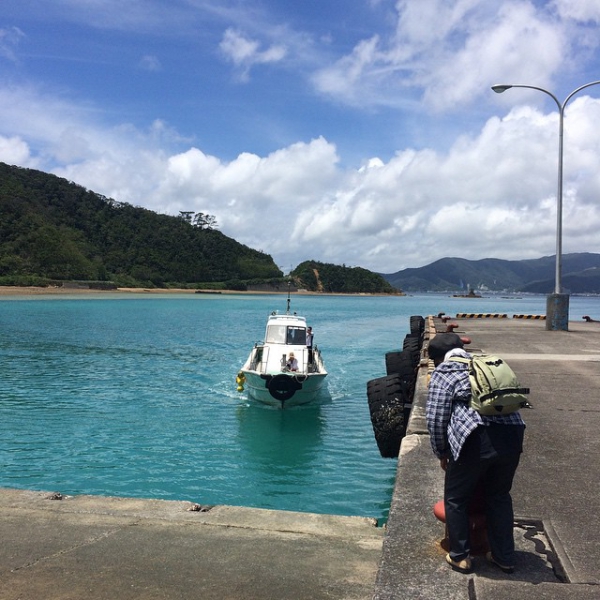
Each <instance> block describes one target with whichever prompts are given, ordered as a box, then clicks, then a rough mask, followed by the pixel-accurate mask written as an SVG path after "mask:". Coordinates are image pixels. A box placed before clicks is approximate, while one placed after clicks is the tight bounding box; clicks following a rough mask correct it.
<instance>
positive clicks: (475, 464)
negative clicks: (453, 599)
mask: <svg viewBox="0 0 600 600" xmlns="http://www.w3.org/2000/svg"><path fill="white" fill-rule="evenodd" d="M428 352H429V358H431V359H432V360H433V363H434V366H435V369H434V371H433V373H432V374H431V380H430V382H429V390H428V396H427V407H426V418H427V428H428V430H429V434H430V440H431V447H432V449H433V452H434V454H435V455H436V456H437V458H439V459H440V465H441V467H442V469H444V471H445V477H444V509H445V513H446V526H447V528H448V539H449V545H450V551H449V552H448V554H447V555H446V562H447V563H448V564H449V565H450V567H451V568H452V569H454V570H455V571H459V572H461V573H470V572H472V570H473V565H472V560H471V557H470V550H471V547H470V540H469V514H468V510H469V505H470V503H471V501H472V499H473V496H474V494H475V491H476V489H478V486H481V489H482V492H483V496H484V501H485V516H486V523H487V534H488V541H489V544H490V549H491V551H490V552H488V554H487V559H488V561H490V562H491V563H493V564H495V565H496V566H497V567H499V568H500V569H501V570H502V571H504V572H505V573H512V572H513V571H514V568H515V567H514V565H515V552H514V549H515V544H514V535H513V525H514V523H513V521H514V514H513V505H512V498H511V495H510V490H511V487H512V482H513V478H514V476H515V472H516V470H517V467H518V465H519V459H520V456H521V453H522V451H523V437H524V430H525V424H524V423H523V419H522V418H521V416H520V414H519V413H518V412H514V413H511V414H508V415H498V416H496V415H494V416H489V417H488V416H483V415H480V414H479V413H478V412H476V411H475V410H473V409H472V408H470V406H469V401H470V399H471V384H470V382H469V371H468V364H466V363H463V362H458V361H452V360H448V359H450V358H451V357H452V356H459V357H463V358H469V357H470V355H469V354H468V353H467V352H466V351H465V350H464V349H463V342H462V340H461V338H460V337H459V336H458V335H457V334H455V333H438V334H437V335H436V336H435V337H434V338H433V339H432V340H431V341H430V342H429V346H428Z"/></svg>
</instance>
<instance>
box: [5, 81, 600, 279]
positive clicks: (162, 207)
mask: <svg viewBox="0 0 600 600" xmlns="http://www.w3.org/2000/svg"><path fill="white" fill-rule="evenodd" d="M0 115H2V118H3V119H4V121H3V131H4V132H5V134H4V136H3V137H1V138H0V159H1V160H3V161H4V162H7V163H9V164H17V165H21V166H32V167H36V168H40V169H42V170H44V171H49V172H54V173H56V174H58V175H61V176H63V177H66V178H67V179H70V180H72V181H75V182H77V183H80V184H81V185H84V186H85V187H87V188H89V189H92V190H94V191H96V192H98V193H101V194H104V195H105V196H108V197H112V198H114V199H115V200H118V201H122V202H129V203H131V204H133V205H136V206H144V207H147V208H150V209H152V210H155V211H157V212H163V213H168V214H178V212H179V211H180V210H193V211H196V212H205V213H208V214H212V215H215V216H216V218H217V222H218V224H219V226H220V229H221V230H222V231H223V233H225V234H226V235H229V236H231V237H233V238H235V239H236V240H238V241H240V242H242V243H245V244H247V245H249V246H251V247H253V248H256V249H260V250H263V251H265V252H267V253H269V254H271V255H272V256H273V258H274V260H275V261H276V263H277V264H278V265H286V268H287V266H288V265H296V264H298V263H300V262H301V261H303V260H306V259H310V258H313V259H316V260H322V261H325V262H332V263H336V264H347V265H360V266H363V267H365V268H369V269H373V270H376V271H382V272H394V271H397V270H399V269H401V268H405V267H414V266H420V265H423V264H427V263H429V262H432V261H434V260H436V259H438V258H441V257H443V256H461V257H464V258H471V259H480V258H485V257H497V258H506V259H523V258H535V257H539V256H543V255H549V254H553V252H554V236H555V227H556V222H555V206H556V196H555V194H556V157H557V148H558V115H557V112H556V109H554V110H552V111H551V112H549V113H548V112H543V111H541V110H538V109H534V108H531V107H529V106H526V105H522V106H516V107H515V108H513V109H512V110H510V111H509V112H507V113H506V114H505V115H504V116H503V117H502V118H499V117H491V118H489V119H488V120H487V122H486V123H484V125H483V126H482V127H481V129H480V130H479V131H477V130H475V131H474V132H473V133H472V134H469V135H464V136H462V137H460V138H459V139H457V140H456V141H455V143H454V144H453V145H452V146H451V147H450V149H449V150H448V151H439V150H435V149H434V148H433V147H429V148H428V147H425V148H422V149H403V150H399V151H398V152H397V154H396V155H395V156H394V157H392V158H391V159H390V160H387V161H384V160H382V159H381V158H378V157H371V158H367V159H365V161H364V164H363V166H362V167H360V168H353V169H344V168H342V167H341V166H340V158H339V155H338V150H337V148H336V146H335V145H334V144H333V143H331V142H330V141H328V140H327V139H325V138H323V137H317V138H315V139H312V140H308V141H303V142H297V143H292V144H289V145H287V146H285V147H282V148H280V149H278V150H276V151H274V152H271V153H269V154H267V155H265V156H260V155H258V154H255V153H249V152H245V153H241V154H239V156H237V157H236V158H235V159H234V160H231V161H229V162H226V161H223V160H222V159H220V158H219V157H217V156H213V155H210V154H209V153H207V152H205V151H203V150H202V148H199V147H191V145H190V144H189V142H185V141H184V140H181V139H180V138H178V137H177V135H176V133H175V132H173V131H171V130H170V129H169V127H168V126H167V125H166V124H165V123H164V122H161V121H156V122H154V123H152V124H151V126H150V127H148V129H147V130H139V129H137V128H135V127H133V126H131V125H127V124H123V125H121V126H118V127H112V128H107V127H105V126H103V125H102V124H101V123H99V122H97V114H96V112H95V111H94V110H93V109H92V107H85V106H83V107H82V106H74V105H72V104H70V103H69V102H66V101H65V100H64V99H61V98H56V97H52V96H50V95H47V94H45V93H43V92H42V91H40V90H39V89H34V88H26V89H21V88H18V87H13V88H10V89H9V88H3V89H2V90H1V91H0ZM599 122H600V100H599V99H595V98H593V97H591V96H589V95H586V94H585V93H584V92H582V93H581V94H580V95H578V96H577V97H576V98H574V99H573V100H572V102H570V103H569V105H568V107H567V111H566V121H565V165H564V166H565V188H564V192H565V193H564V198H565V206H564V233H565V244H564V250H565V251H566V252H574V251H588V252H600V241H599V239H598V235H597V231H598V229H599V228H600V205H599V203H598V201H597V199H598V197H600V174H599V171H598V169H597V157H598V155H600V136H598V123H599ZM172 148H177V150H173V149H172Z"/></svg>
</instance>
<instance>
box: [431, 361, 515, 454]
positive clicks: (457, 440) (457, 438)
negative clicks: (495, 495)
mask: <svg viewBox="0 0 600 600" xmlns="http://www.w3.org/2000/svg"><path fill="white" fill-rule="evenodd" d="M453 354H458V355H459V356H464V357H466V358H469V354H468V353H467V352H464V351H461V352H460V353H457V352H456V351H455V352H453ZM470 399H471V384H470V383H469V371H468V365H467V364H465V363H460V362H457V361H445V362H443V363H441V364H440V365H438V366H437V367H436V368H435V370H434V371H433V373H432V374H431V380H430V382H429V392H428V395H427V408H426V416H427V429H428V430H429V436H430V438H429V439H430V441H431V447H432V448H433V452H434V454H435V455H436V456H437V457H438V458H445V457H449V456H450V454H452V457H453V458H454V460H458V456H459V455H460V451H461V448H462V447H463V444H464V443H465V441H466V439H467V437H469V434H470V433H471V432H472V431H473V430H474V429H476V428H477V427H478V426H479V425H489V424H490V423H501V424H503V425H524V423H523V419H522V418H521V415H520V414H519V413H518V412H514V413H511V414H509V415H498V416H495V415H494V416H491V417H488V416H483V415H480V414H479V413H478V412H477V411H474V410H473V409H472V408H469V400H470Z"/></svg>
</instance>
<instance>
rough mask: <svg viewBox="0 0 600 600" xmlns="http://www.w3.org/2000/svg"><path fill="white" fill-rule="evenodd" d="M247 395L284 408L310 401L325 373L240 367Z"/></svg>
mask: <svg viewBox="0 0 600 600" xmlns="http://www.w3.org/2000/svg"><path fill="white" fill-rule="evenodd" d="M242 373H243V374H244V377H245V378H246V381H245V388H246V390H247V391H248V395H249V396H250V397H252V398H254V399H255V400H258V401H259V402H262V403H264V404H269V405H271V406H276V407H278V408H284V407H289V406H298V405H300V404H307V403H308V402H312V401H313V400H314V399H315V398H316V397H317V395H318V394H319V392H320V390H321V388H322V387H323V384H324V383H325V377H326V375H327V374H326V373H311V374H307V375H304V374H294V373H272V374H264V373H258V372H256V371H248V370H244V369H242Z"/></svg>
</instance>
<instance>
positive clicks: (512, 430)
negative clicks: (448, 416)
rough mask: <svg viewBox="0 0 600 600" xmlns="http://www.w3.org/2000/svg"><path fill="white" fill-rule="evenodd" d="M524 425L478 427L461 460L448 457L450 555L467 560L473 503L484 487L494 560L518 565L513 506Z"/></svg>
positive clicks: (446, 493) (446, 496) (446, 494)
mask: <svg viewBox="0 0 600 600" xmlns="http://www.w3.org/2000/svg"><path fill="white" fill-rule="evenodd" d="M524 429H525V428H524V427H523V426H520V425H501V424H496V423H494V424H490V425H487V426H479V427H478V428H477V429H475V430H474V431H473V432H472V433H471V435H469V437H468V438H467V440H466V442H465V444H464V445H463V448H462V450H461V453H460V456H459V457H458V460H457V461H455V460H453V459H452V458H451V459H450V460H449V461H448V466H447V469H446V477H445V485H444V508H445V511H446V525H447V527H448V538H449V543H450V556H451V557H452V558H453V559H454V560H462V559H463V558H465V557H467V556H468V555H469V553H470V551H471V546H470V540H469V505H470V504H471V501H472V499H473V496H474V494H475V491H476V490H477V489H478V486H479V485H480V486H481V487H482V492H483V497H484V503H485V516H486V522H487V534H488V541H489V543H490V549H491V551H492V554H493V555H494V558H495V559H496V560H497V561H498V562H500V563H502V564H504V565H514V551H515V542H514V536H513V521H514V514H513V505H512V498H511V495H510V490H511V488H512V482H513V479H514V476H515V472H516V470H517V467H518V465H519V459H520V456H521V452H522V450H523V434H524Z"/></svg>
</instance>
